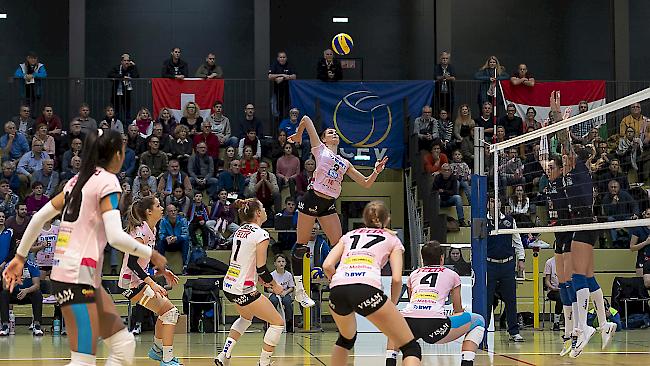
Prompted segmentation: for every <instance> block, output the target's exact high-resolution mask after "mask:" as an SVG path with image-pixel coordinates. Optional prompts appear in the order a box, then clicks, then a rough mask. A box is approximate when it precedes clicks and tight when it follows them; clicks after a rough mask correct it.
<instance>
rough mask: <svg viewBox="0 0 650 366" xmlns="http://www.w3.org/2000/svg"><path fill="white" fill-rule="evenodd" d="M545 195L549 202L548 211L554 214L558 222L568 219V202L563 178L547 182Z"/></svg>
mask: <svg viewBox="0 0 650 366" xmlns="http://www.w3.org/2000/svg"><path fill="white" fill-rule="evenodd" d="M546 194H547V197H548V199H549V200H550V201H551V202H550V205H549V211H550V212H553V213H555V218H557V219H558V220H567V219H569V200H568V198H567V194H566V187H565V185H564V176H560V177H559V178H557V179H555V180H551V181H549V182H548V186H547V187H546Z"/></svg>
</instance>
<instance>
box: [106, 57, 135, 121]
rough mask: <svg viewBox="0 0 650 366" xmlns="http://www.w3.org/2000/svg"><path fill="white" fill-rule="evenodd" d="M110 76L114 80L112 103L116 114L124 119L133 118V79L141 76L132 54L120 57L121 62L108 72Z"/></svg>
mask: <svg viewBox="0 0 650 366" xmlns="http://www.w3.org/2000/svg"><path fill="white" fill-rule="evenodd" d="M108 77H109V78H111V79H115V80H113V92H112V94H111V104H113V106H114V107H115V114H116V115H117V116H118V118H119V119H120V120H122V121H130V120H131V92H132V91H133V84H132V82H131V79H133V78H139V77H140V74H139V73H138V68H137V67H136V66H135V62H133V61H132V60H131V56H130V55H129V54H128V53H125V54H123V55H122V56H121V58H120V64H119V65H117V66H115V67H113V69H111V71H110V72H109V73H108Z"/></svg>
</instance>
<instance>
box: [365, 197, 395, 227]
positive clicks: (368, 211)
mask: <svg viewBox="0 0 650 366" xmlns="http://www.w3.org/2000/svg"><path fill="white" fill-rule="evenodd" d="M389 218H390V215H389V213H388V209H387V208H386V205H384V203H383V202H382V201H372V202H369V203H368V204H367V205H366V207H365V208H364V209H363V223H364V224H365V225H366V227H372V228H378V229H383V228H384V227H385V226H386V225H387V224H388V220H389Z"/></svg>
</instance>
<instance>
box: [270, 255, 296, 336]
mask: <svg viewBox="0 0 650 366" xmlns="http://www.w3.org/2000/svg"><path fill="white" fill-rule="evenodd" d="M288 262H289V261H288V260H287V257H286V256H285V255H284V254H276V255H275V261H273V264H274V265H275V271H273V272H271V276H273V279H274V280H275V282H277V283H278V284H279V285H280V286H282V293H281V294H279V295H276V294H274V293H271V294H270V295H269V300H271V302H272V303H273V306H275V307H276V308H277V307H278V305H280V302H282V305H283V308H284V314H283V315H284V319H285V323H286V328H287V332H289V333H293V298H292V297H291V293H292V292H293V290H294V288H295V287H296V284H295V283H294V282H293V275H292V274H291V272H289V271H286V270H285V269H286V266H287V263H288Z"/></svg>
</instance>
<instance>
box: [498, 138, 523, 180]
mask: <svg viewBox="0 0 650 366" xmlns="http://www.w3.org/2000/svg"><path fill="white" fill-rule="evenodd" d="M504 160H505V161H504V162H503V163H499V164H500V165H499V169H498V170H499V178H500V180H501V182H500V184H501V187H502V188H503V189H505V187H506V186H514V185H516V184H526V178H525V177H524V164H523V163H522V162H521V158H520V157H519V153H518V151H517V148H516V147H514V146H513V147H510V148H509V149H508V155H507V156H506V157H505V159H504ZM501 187H500V188H501Z"/></svg>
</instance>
